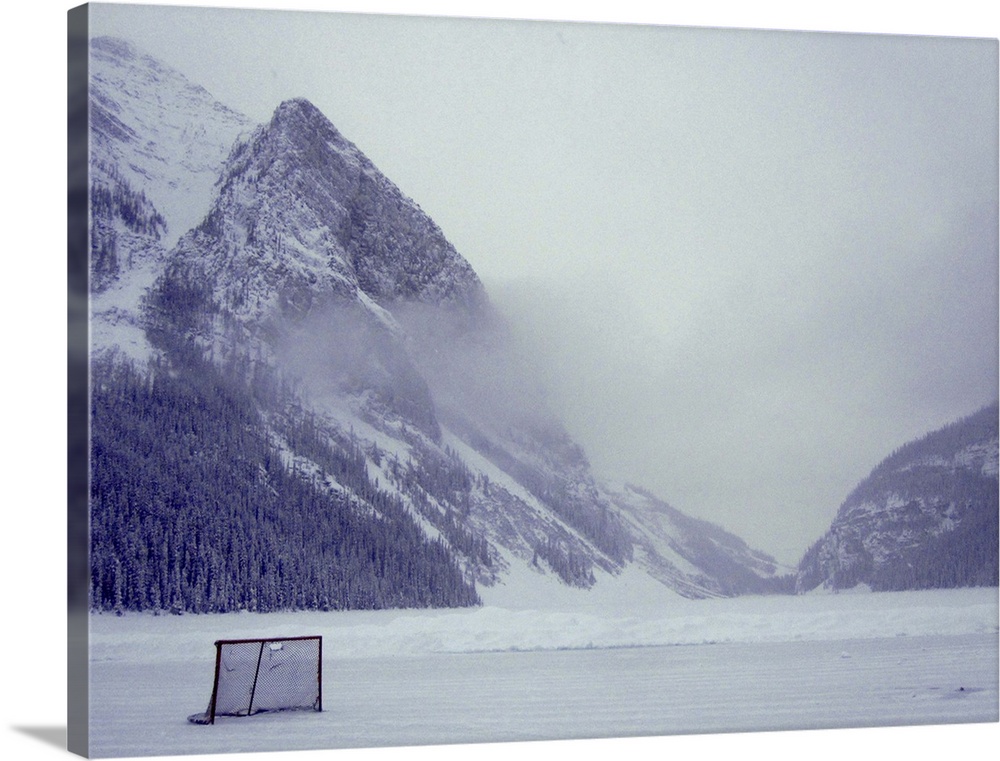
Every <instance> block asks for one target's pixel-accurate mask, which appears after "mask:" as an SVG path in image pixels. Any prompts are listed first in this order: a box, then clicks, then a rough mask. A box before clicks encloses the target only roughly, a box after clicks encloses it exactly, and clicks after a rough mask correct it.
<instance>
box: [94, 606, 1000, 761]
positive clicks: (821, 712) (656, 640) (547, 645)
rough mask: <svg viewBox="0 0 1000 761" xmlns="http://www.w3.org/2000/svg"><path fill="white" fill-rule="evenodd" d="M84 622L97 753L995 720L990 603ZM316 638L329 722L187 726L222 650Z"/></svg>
mask: <svg viewBox="0 0 1000 761" xmlns="http://www.w3.org/2000/svg"><path fill="white" fill-rule="evenodd" d="M582 599H588V600H591V604H590V605H589V606H586V605H575V606H572V607H571V606H569V605H565V606H562V607H560V606H558V605H556V606H553V607H549V608H546V609H537V608H531V607H527V603H526V604H525V605H522V606H520V607H517V606H514V605H509V606H508V607H500V606H498V605H490V604H487V605H485V606H484V607H482V608H478V609H472V610H455V611H380V612H345V613H287V614H270V615H255V614H248V613H243V614H232V615H202V616H193V615H185V616H153V615H125V616H121V617H118V616H114V615H94V616H91V619H90V629H91V655H92V660H91V720H92V723H91V727H92V729H91V742H92V755H94V756H143V755H174V754H189V753H195V754H204V753H217V752H234V751H238V752H252V751H270V750H286V749H312V748H352V747H372V746H387V745H388V746H393V745H396V746H398V745H421V744H440V743H467V742H495V741H509V740H542V739H562V738H583V737H615V736H641V735H668V734H682V733H703V732H719V731H725V730H741V731H754V730H769V729H807V728H823V727H860V726H879V725H917V724H947V723H963V722H990V721H997V718H998V714H997V711H998V692H997V687H998V677H997V673H998V664H997V654H998V642H997V633H998V624H997V615H998V607H997V590H996V589H974V590H955V591H940V592H909V593H892V594H870V593H869V594H863V593H859V594H840V595H811V596H802V597H746V598H737V599H732V600H703V601H688V600H681V599H677V598H669V597H664V598H662V599H651V600H650V604H649V605H648V606H646V607H642V608H634V607H631V609H627V608H625V607H623V606H620V605H615V604H614V601H613V600H611V599H604V600H602V599H601V598H599V597H595V598H582ZM301 634H321V635H322V636H323V638H324V642H323V647H324V664H323V666H324V690H323V692H324V711H323V712H322V713H311V712H310V713H292V714H283V715H261V716H256V717H252V718H249V719H246V718H239V719H220V721H219V722H218V723H217V724H216V725H215V726H211V727H206V726H196V725H193V724H189V723H188V722H187V721H186V717H187V716H188V715H189V714H192V713H195V712H198V711H201V710H203V709H204V708H205V706H206V705H207V702H208V698H209V693H210V690H211V677H212V668H213V664H214V647H213V642H214V640H216V639H219V638H237V637H244V636H246V637H253V636H276V635H301Z"/></svg>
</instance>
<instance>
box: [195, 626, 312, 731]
mask: <svg viewBox="0 0 1000 761" xmlns="http://www.w3.org/2000/svg"><path fill="white" fill-rule="evenodd" d="M322 668H323V639H322V637H277V638H271V639H230V640H218V641H217V642H216V643H215V679H214V682H213V685H212V697H211V700H210V701H209V705H208V709H207V710H206V711H205V713H203V714H195V715H193V716H189V717H188V719H189V720H190V721H192V722H194V723H196V724H214V723H215V718H216V717H217V716H251V715H253V714H256V713H262V712H264V711H292V710H313V711H321V710H323V697H322V687H323V672H322Z"/></svg>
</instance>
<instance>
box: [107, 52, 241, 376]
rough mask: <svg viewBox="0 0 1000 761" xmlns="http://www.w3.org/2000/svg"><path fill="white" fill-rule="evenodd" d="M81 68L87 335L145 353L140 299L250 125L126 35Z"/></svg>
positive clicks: (202, 208)
mask: <svg viewBox="0 0 1000 761" xmlns="http://www.w3.org/2000/svg"><path fill="white" fill-rule="evenodd" d="M88 72H89V78H90V86H89V119H90V203H91V225H90V228H91V229H90V237H91V257H90V283H91V287H90V290H91V331H92V336H93V341H94V345H95V348H97V349H100V348H103V347H104V346H105V345H114V346H118V347H119V348H121V349H122V350H124V351H128V352H129V353H130V354H132V355H133V356H135V357H137V358H145V357H146V356H148V355H149V346H148V344H147V343H146V341H145V340H144V338H143V336H142V330H141V327H140V325H139V320H138V307H139V299H140V297H141V295H142V293H143V292H144V291H145V289H146V288H148V287H149V285H151V283H152V281H153V279H154V278H155V277H156V276H157V275H158V274H159V272H160V270H161V269H162V267H163V263H164V260H165V258H166V254H167V252H168V251H169V249H170V248H172V247H173V245H174V244H175V243H176V241H177V239H178V238H179V237H180V235H181V234H182V233H184V232H187V231H188V230H189V229H190V228H191V227H193V226H194V225H196V224H197V223H198V222H200V221H201V220H202V218H203V217H204V215H205V210H206V209H207V208H208V205H209V203H210V202H211V199H212V197H213V194H214V190H215V183H216V181H217V180H218V178H219V173H220V172H221V171H222V166H223V163H224V162H225V160H226V157H227V156H228V154H229V150H230V148H231V147H232V144H233V141H234V140H235V139H236V137H237V136H238V135H240V134H241V133H243V132H246V131H248V130H249V129H251V128H252V127H253V124H252V122H251V121H250V120H249V119H247V118H246V117H245V116H243V115H241V114H238V113H236V112H234V111H232V110H230V109H229V108H227V107H226V106H223V105H222V104H221V103H219V102H218V101H216V100H215V99H213V98H212V96H211V95H210V94H209V93H208V92H207V91H205V90H204V89H203V88H202V87H200V86H198V85H196V84H193V83H192V82H190V81H188V80H187V79H186V78H185V77H184V76H183V75H181V74H180V73H179V72H177V71H175V70H173V69H171V68H169V67H167V66H164V65H163V64H161V63H160V62H159V61H157V60H156V59H154V58H152V57H150V56H147V55H144V54H143V53H141V52H140V51H139V50H137V49H136V48H135V47H134V46H133V45H131V44H129V43H128V42H126V41H124V40H120V39H115V38H110V37H99V38H96V39H94V40H92V41H91V45H90V56H89V61H88Z"/></svg>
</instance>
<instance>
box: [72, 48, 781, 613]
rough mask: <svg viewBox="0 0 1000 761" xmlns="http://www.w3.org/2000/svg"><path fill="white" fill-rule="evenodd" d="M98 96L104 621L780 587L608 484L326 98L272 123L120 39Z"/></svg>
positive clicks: (420, 216)
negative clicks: (337, 121)
mask: <svg viewBox="0 0 1000 761" xmlns="http://www.w3.org/2000/svg"><path fill="white" fill-rule="evenodd" d="M91 77H92V89H91V144H92V155H91V178H92V182H91V185H92V194H93V196H94V198H95V200H99V201H100V202H99V203H97V202H95V203H94V205H93V206H92V227H93V229H94V230H95V236H94V238H93V240H92V252H91V254H92V255H91V274H92V284H93V286H92V294H91V300H92V326H93V327H92V336H93V338H92V341H93V349H94V356H95V360H94V362H93V377H94V380H93V387H94V393H93V405H92V417H93V422H92V425H93V442H94V443H93V446H92V473H93V474H94V477H93V484H92V490H91V497H92V511H93V516H92V560H93V571H92V584H91V595H92V604H93V605H94V606H95V607H98V608H117V607H123V608H164V609H166V608H180V609H189V610H231V609H240V608H249V609H254V610H272V609H277V608H289V607H293V608H294V607H315V608H331V607H332V608H339V607H387V606H417V605H468V604H473V603H475V602H476V601H477V600H481V599H482V598H483V596H484V595H488V593H489V592H490V591H491V590H495V589H499V588H502V587H506V586H508V585H511V584H514V583H515V579H516V580H517V583H518V584H522V585H524V589H525V590H526V591H527V590H529V589H530V588H531V587H533V586H534V585H535V583H536V582H537V585H539V586H547V587H551V586H552V585H553V584H556V585H557V586H561V587H563V588H567V589H589V588H592V587H593V586H594V585H603V584H613V583H614V582H615V580H616V578H617V577H619V576H621V575H622V574H623V573H624V572H625V571H626V570H628V572H629V574H633V573H636V572H638V573H640V574H643V575H645V576H646V578H649V579H653V580H655V582H656V583H658V584H662V585H664V587H665V588H667V589H669V590H673V591H674V592H676V593H678V594H681V595H684V596H688V597H704V596H717V595H730V594H738V593H741V592H748V591H764V590H768V589H776V588H777V587H778V586H779V585H780V582H779V581H778V579H777V569H776V567H775V564H774V561H773V560H771V559H770V558H767V557H766V556H763V555H762V554H761V553H757V552H754V551H753V550H750V549H749V548H747V547H746V545H745V544H744V543H743V542H742V541H741V540H739V539H738V538H736V537H734V536H732V535H730V534H727V533H726V532H725V531H723V530H722V529H720V528H718V527H715V526H712V525H710V524H707V523H704V522H701V521H697V520H694V519H691V518H689V517H687V516H684V515H683V514H681V513H680V512H678V511H676V510H674V509H672V508H670V507H669V506H668V505H666V504H665V503H664V502H662V501H661V500H658V499H657V498H655V497H654V496H652V495H650V494H648V493H647V492H644V491H642V490H641V489H637V488H633V487H622V488H611V487H609V486H607V485H605V484H602V483H600V482H599V481H598V479H596V478H595V477H594V475H593V474H592V473H591V470H590V466H589V463H588V461H587V458H586V456H585V454H584V453H583V451H582V450H581V449H580V447H579V446H578V445H576V444H575V443H574V442H573V441H572V440H571V439H570V438H569V436H568V435H567V434H566V432H565V430H564V429H563V427H562V425H561V424H560V423H559V421H558V420H557V419H556V418H555V416H553V415H552V414H551V412H550V411H548V410H547V409H545V406H544V403H543V402H542V401H541V398H542V395H541V394H540V393H538V391H537V388H536V384H535V383H534V382H533V380H532V378H531V374H530V373H529V372H527V371H526V370H525V369H524V363H523V362H522V361H521V359H520V358H519V357H518V356H517V354H516V352H514V351H513V350H512V349H511V346H512V343H511V342H510V341H509V340H508V338H507V335H506V329H505V326H504V325H503V323H502V321H501V320H500V319H499V318H498V316H497V315H496V313H495V312H494V311H493V309H492V308H491V306H490V303H489V299H488V297H487V294H486V293H485V291H484V289H483V286H482V284H481V282H480V281H479V278H478V277H477V276H476V273H475V272H474V271H473V269H472V267H471V266H470V265H469V263H468V262H467V261H466V260H465V259H464V258H463V257H462V256H461V255H460V254H458V252H456V251H455V249H454V247H453V246H452V245H451V244H450V243H449V242H448V241H447V239H446V238H445V236H444V234H443V233H442V231H441V230H440V229H439V228H438V226H437V225H436V224H435V223H434V222H433V221H432V220H431V219H430V218H429V217H428V216H427V215H426V214H425V213H424V212H423V211H422V210H421V209H420V208H419V206H418V205H417V204H416V203H415V202H414V201H412V200H410V199H409V198H407V197H406V196H405V195H404V194H403V193H402V192H401V191H400V190H399V189H398V188H397V187H396V186H395V185H394V184H393V183H392V182H391V181H390V180H389V179H388V178H386V177H385V176H384V175H383V174H382V173H381V172H380V171H379V170H378V169H377V168H376V167H375V166H374V165H373V164H372V163H371V161H370V160H369V159H368V158H367V157H366V156H365V155H364V154H363V153H362V152H361V151H360V150H359V149H358V148H357V147H356V146H355V145H354V144H353V143H351V142H349V141H348V140H347V139H346V138H344V137H343V136H342V135H341V134H340V133H339V132H338V131H337V130H336V128H335V127H334V126H333V125H332V124H331V123H330V122H329V121H328V120H327V119H326V117H325V116H324V115H323V114H322V113H320V112H319V110H318V109H316V107H315V106H313V105H312V104H311V103H309V102H308V101H305V100H302V99H293V100H288V101H286V102H283V103H281V104H279V105H277V107H276V110H275V111H274V114H273V117H272V118H271V120H270V121H269V122H268V123H266V124H262V125H258V126H256V127H251V126H250V125H248V123H247V121H246V120H245V119H244V118H242V117H240V116H239V115H237V114H235V113H233V112H232V111H230V110H229V109H227V108H226V107H224V106H222V105H220V104H218V103H216V102H215V101H214V100H213V99H212V98H211V97H210V96H208V94H207V93H205V91H204V90H202V89H201V88H199V87H197V86H196V85H193V84H191V83H189V82H187V81H186V80H185V79H184V78H183V77H182V76H181V75H179V74H177V73H176V72H173V71H171V70H169V69H168V68H167V67H165V66H164V65H162V64H160V63H158V62H156V61H154V60H152V59H150V58H148V57H146V56H143V55H142V54H141V53H139V52H138V51H136V50H135V49H134V48H133V47H132V46H130V45H129V44H127V43H124V42H121V41H117V40H109V39H101V40H96V41H94V43H93V53H92V74H91ZM119 199H123V200H119ZM525 580H527V581H525Z"/></svg>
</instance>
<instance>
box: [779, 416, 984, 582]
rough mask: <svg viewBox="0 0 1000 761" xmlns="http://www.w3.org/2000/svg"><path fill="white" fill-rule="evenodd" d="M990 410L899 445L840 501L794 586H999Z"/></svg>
mask: <svg viewBox="0 0 1000 761" xmlns="http://www.w3.org/2000/svg"><path fill="white" fill-rule="evenodd" d="M997 505H998V497H997V406H996V405H995V404H994V405H991V406H989V407H986V408H984V409H982V410H980V411H979V412H977V413H975V414H974V415H971V416H969V417H967V418H964V419H962V420H959V421H957V422H955V423H953V424H952V425H949V426H946V427H945V428H942V429H941V430H938V431H934V432H933V433H930V434H928V435H927V436H925V437H923V438H921V439H919V440H917V441H914V442H910V443H909V444H906V445H905V446H903V447H901V448H900V449H898V450H897V451H896V452H894V453H893V454H892V455H890V456H889V457H887V458H886V459H885V460H884V461H883V462H882V463H881V464H880V465H879V466H878V467H876V468H875V470H873V471H872V473H871V475H869V476H868V478H866V479H865V480H864V481H862V482H861V483H860V484H859V485H858V486H857V488H856V489H855V490H854V491H853V492H852V493H851V494H850V495H849V496H848V498H847V499H846V500H845V501H844V503H843V505H841V507H840V510H839V511H838V513H837V517H836V518H835V519H834V521H833V524H832V525H831V527H830V530H829V531H828V532H827V533H826V534H825V535H824V536H823V537H821V538H820V540H819V541H818V542H817V543H816V544H815V545H813V546H812V547H811V548H810V549H809V551H808V552H807V553H806V555H805V557H804V558H803V560H802V562H801V563H800V566H799V573H798V581H797V585H798V588H799V590H800V591H808V590H810V589H814V588H816V587H818V586H823V587H826V588H828V589H833V590H837V589H847V588H850V587H854V586H856V585H858V584H865V585H868V586H870V587H872V588H873V589H877V590H878V589H914V588H928V587H954V586H973V585H996V584H997Z"/></svg>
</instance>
